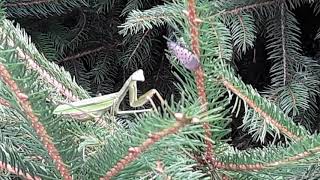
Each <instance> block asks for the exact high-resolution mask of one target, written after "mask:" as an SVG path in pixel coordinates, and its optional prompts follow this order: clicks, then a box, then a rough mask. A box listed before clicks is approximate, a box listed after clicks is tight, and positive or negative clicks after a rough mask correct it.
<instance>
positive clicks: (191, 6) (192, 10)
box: [187, 0, 213, 161]
mask: <svg viewBox="0 0 320 180" xmlns="http://www.w3.org/2000/svg"><path fill="white" fill-rule="evenodd" d="M187 15H188V19H189V24H190V32H191V47H192V51H193V53H194V54H195V55H196V56H198V59H200V58H199V57H200V45H199V32H198V26H199V23H200V20H199V19H198V18H197V15H196V5H195V0H188V13H187ZM195 78H196V84H197V88H198V96H199V97H200V103H201V105H202V107H203V112H206V111H207V110H208V107H207V95H206V89H205V85H204V84H205V80H204V71H203V69H202V66H201V65H200V66H199V67H198V68H197V69H196V70H195ZM203 128H204V131H205V143H206V146H207V148H206V155H205V156H206V159H207V160H208V161H210V160H212V159H213V155H212V152H213V150H212V148H213V145H212V143H211V141H210V139H211V131H210V125H209V123H207V122H205V123H203Z"/></svg>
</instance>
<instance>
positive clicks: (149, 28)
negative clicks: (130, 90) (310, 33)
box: [0, 0, 320, 179]
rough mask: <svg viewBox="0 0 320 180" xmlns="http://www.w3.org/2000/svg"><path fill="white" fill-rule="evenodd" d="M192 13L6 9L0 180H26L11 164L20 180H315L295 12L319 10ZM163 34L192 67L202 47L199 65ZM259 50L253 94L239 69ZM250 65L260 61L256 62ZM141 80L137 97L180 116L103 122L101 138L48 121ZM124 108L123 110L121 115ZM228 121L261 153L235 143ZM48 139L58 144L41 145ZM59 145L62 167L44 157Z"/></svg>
mask: <svg viewBox="0 0 320 180" xmlns="http://www.w3.org/2000/svg"><path fill="white" fill-rule="evenodd" d="M192 2H194V1H192V0H185V1H166V2H164V3H163V2H160V1H157V0H152V1H147V2H144V1H141V0H127V1H126V0H106V1H102V0H94V1H84V0H70V1H55V0H41V1H34V2H31V1H18V0H12V1H5V2H3V4H2V8H1V10H2V11H1V12H0V18H1V24H0V70H2V71H0V113H1V114H0V121H1V128H0V147H1V148H0V168H1V169H4V170H7V171H8V172H9V173H3V174H1V176H2V177H4V178H7V179H9V178H13V177H14V176H16V175H19V176H20V177H23V176H24V175H21V174H20V172H18V170H12V169H10V168H8V166H7V167H6V166H3V164H8V165H10V166H12V167H14V168H16V169H19V171H22V172H23V173H24V174H25V176H27V175H30V176H33V177H37V178H41V179H64V178H65V179H68V177H67V176H66V175H65V174H64V173H63V171H61V169H59V168H57V167H58V166H57V164H59V163H64V164H65V165H66V167H67V169H68V170H69V171H70V173H71V174H72V176H73V179H99V178H102V177H104V178H105V179H108V178H109V177H110V176H111V175H112V176H114V177H113V178H114V179H229V178H230V179H262V178H264V179H300V178H305V179H308V178H311V177H316V176H318V174H319V166H318V164H319V162H318V160H317V159H318V158H319V152H320V137H319V135H318V134H317V133H315V131H317V130H319V128H318V127H315V125H316V124H317V123H318V117H319V116H318V114H319V109H318V106H319V105H318V103H319V85H320V65H319V60H318V59H317V57H316V56H315V57H310V56H309V54H307V53H304V52H303V50H302V49H303V47H302V46H303V42H302V40H301V34H302V30H301V28H302V27H301V25H300V24H299V21H298V17H297V16H296V14H295V13H294V12H295V10H296V9H298V8H300V7H302V6H304V5H308V6H310V7H311V8H312V9H313V13H314V15H315V16H317V15H318V14H319V12H320V3H319V1H316V0H314V1H313V0H279V1H276V0H243V1H236V0H201V1H200V0H199V1H196V4H195V8H196V14H193V11H192V8H193V5H192ZM193 15H196V17H195V18H192V17H193ZM35 19H36V20H35ZM30 22H33V23H32V24H30ZM195 22H198V23H199V26H197V25H196V24H194V23H195ZM194 27H197V30H194V29H192V28H194ZM317 28H319V29H320V27H317ZM197 33H198V34H197ZM164 36H165V37H169V39H170V40H172V41H177V43H179V44H181V48H185V49H186V50H190V51H192V52H193V54H194V55H195V56H198V52H197V48H199V49H200V52H199V54H200V58H199V59H200V64H201V66H200V67H199V68H197V69H196V70H195V71H190V70H188V69H186V67H184V66H183V65H182V64H181V63H179V60H178V59H177V58H179V57H176V56H175V55H174V53H172V52H170V51H167V50H166V49H167V47H166V41H167V40H166V38H163V37H164ZM319 37H320V33H319V32H318V33H316V34H314V37H312V39H313V40H314V41H315V42H316V43H319V42H318V41H319V40H318V39H319ZM258 38H261V39H264V40H265V42H264V43H265V47H266V48H265V51H266V52H267V58H266V59H265V61H266V62H268V63H270V64H271V68H270V71H269V76H270V83H269V84H268V85H267V86H265V87H262V88H261V89H259V90H257V89H256V88H255V87H254V85H251V84H248V83H245V82H244V81H243V78H242V77H241V75H240V74H241V69H240V68H238V69H237V68H236V67H235V66H236V65H237V64H238V63H239V61H246V59H245V57H246V56H247V55H248V54H249V53H250V52H252V51H254V52H256V51H255V49H256V48H257V47H256V45H257V44H256V42H257V39H258ZM198 41H199V46H198V45H197V42H198ZM253 49H254V50H253ZM250 61H253V63H256V55H255V53H254V55H253V60H251V59H250ZM140 68H142V69H143V70H144V72H145V74H146V82H144V83H143V84H142V83H141V84H139V85H138V88H139V92H138V93H139V94H141V93H144V92H146V90H147V89H150V87H152V86H154V87H155V88H156V89H157V90H159V91H160V92H161V94H162V95H164V96H165V97H166V99H167V101H168V104H169V106H170V109H172V110H173V111H174V112H176V113H175V114H171V113H168V111H167V110H166V109H163V111H160V113H156V112H147V113H143V114H138V115H135V116H134V115H132V116H126V115H118V116H116V117H110V116H108V115H104V116H103V117H101V118H102V121H104V122H105V123H106V124H107V127H100V126H99V124H97V123H95V121H93V120H88V121H79V120H77V119H74V118H72V117H68V116H57V115H54V114H53V113H52V112H53V110H54V109H55V107H56V106H57V105H58V104H60V103H68V102H72V101H78V100H80V99H85V98H89V97H92V96H96V95H97V94H100V93H101V94H109V93H112V92H116V91H117V90H119V88H120V87H121V86H122V84H123V82H124V81H125V80H126V77H128V76H129V75H131V73H132V72H134V71H135V70H137V69H140ZM7 71H8V72H9V73H6V72H7ZM201 77H203V79H202V78H201ZM13 82H14V83H13ZM15 84H17V85H15ZM199 84H200V85H201V84H203V85H204V87H205V89H201V88H199ZM201 90H205V91H204V94H203V93H202V92H201ZM17 92H19V93H17ZM203 97H205V98H206V99H205V102H207V104H206V103H205V104H204V101H203V99H202V98H203ZM28 103H30V106H29V105H26V104H28ZM127 104H128V103H127V102H126V103H124V104H123V105H122V106H123V107H121V108H124V109H128V108H129V106H128V105H127ZM26 108H31V109H32V111H27V110H26ZM159 110H160V107H159ZM180 113H181V114H182V115H183V117H180V116H179V115H181V114H180ZM234 116H237V117H238V118H240V119H241V127H239V128H241V129H240V130H243V131H244V133H247V135H248V136H250V140H253V141H255V143H258V144H259V146H260V147H254V148H246V149H241V150H240V148H239V149H238V148H237V147H234V146H232V145H231V141H232V138H233V137H232V136H231V133H232V129H231V122H232V121H234ZM36 118H38V119H39V122H37V123H38V124H37V123H35V122H34V119H36ZM206 123H208V124H209V125H210V126H209V131H207V130H208V129H206ZM203 124H204V126H203ZM35 125H37V126H35ZM42 125H43V126H44V128H45V129H43V128H41V126H42ZM41 133H42V134H44V133H47V134H48V135H47V136H41V135H39V134H41ZM210 133H211V136H210V137H208V134H210ZM47 139H51V140H52V141H53V144H54V145H53V144H49V145H48V144H46V143H44V142H45V141H44V140H47ZM210 145H212V149H210V148H208V146H210ZM53 146H55V147H56V148H57V149H58V151H59V156H61V158H62V160H63V162H59V161H57V159H58V157H57V156H58V155H57V156H54V157H53V156H52V149H51V148H48V147H53ZM208 150H211V151H210V152H209V153H208V152H207V151H208ZM211 153H212V157H210V156H209V155H208V154H211Z"/></svg>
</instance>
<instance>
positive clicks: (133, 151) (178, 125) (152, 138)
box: [100, 113, 200, 180]
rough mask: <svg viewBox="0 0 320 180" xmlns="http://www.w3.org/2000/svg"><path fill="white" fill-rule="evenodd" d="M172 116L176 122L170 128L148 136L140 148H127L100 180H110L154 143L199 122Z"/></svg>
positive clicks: (194, 119)
mask: <svg viewBox="0 0 320 180" xmlns="http://www.w3.org/2000/svg"><path fill="white" fill-rule="evenodd" d="M174 116H175V118H176V122H175V123H174V124H173V125H172V126H171V127H169V128H167V129H164V130H162V131H160V132H157V133H153V134H150V135H149V138H148V139H146V140H145V141H144V142H143V143H142V144H141V145H140V146H138V147H131V148H129V150H128V151H129V153H128V154H127V155H126V156H125V157H124V158H123V159H121V160H120V161H118V162H117V163H116V165H114V166H113V168H111V169H110V170H109V171H108V172H107V174H106V176H105V177H103V178H100V180H103V179H104V180H110V179H111V178H112V177H114V176H115V175H117V174H118V173H119V172H120V171H121V170H123V169H124V168H125V167H126V166H128V164H130V163H131V162H132V161H134V160H135V159H137V158H138V156H139V155H141V154H142V153H143V152H144V151H146V150H147V149H148V148H149V147H151V146H152V145H153V144H155V143H156V142H158V141H160V140H161V139H163V138H164V137H166V136H169V135H171V134H175V133H177V132H178V131H179V130H180V129H182V128H183V127H185V126H186V125H188V124H190V123H197V122H199V121H200V120H199V119H198V118H188V117H186V116H185V115H184V114H181V113H175V114H174Z"/></svg>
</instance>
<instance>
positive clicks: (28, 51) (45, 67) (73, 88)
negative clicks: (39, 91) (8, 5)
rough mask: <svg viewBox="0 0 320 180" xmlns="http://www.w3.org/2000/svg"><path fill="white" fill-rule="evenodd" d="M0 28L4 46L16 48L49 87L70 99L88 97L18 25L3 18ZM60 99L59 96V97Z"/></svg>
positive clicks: (19, 54)
mask: <svg viewBox="0 0 320 180" xmlns="http://www.w3.org/2000/svg"><path fill="white" fill-rule="evenodd" d="M2 24H3V25H2V27H1V28H0V34H1V36H0V40H1V41H2V42H4V43H5V46H7V47H6V48H13V49H16V56H18V59H19V60H20V61H22V62H24V63H25V64H26V65H27V68H28V69H30V70H32V71H36V72H37V73H38V74H39V75H40V79H43V80H44V81H45V82H46V83H45V84H47V85H49V86H50V87H53V88H55V89H56V90H57V91H58V92H59V95H62V96H64V97H66V99H69V100H71V101H77V100H78V99H81V98H86V97H89V95H88V92H86V91H85V90H84V89H82V88H81V87H79V86H78V85H77V83H76V82H75V81H74V80H73V79H72V77H71V76H70V74H69V73H68V72H66V71H65V70H64V69H63V68H60V67H59V66H58V65H56V64H54V63H51V62H48V60H47V59H46V58H45V57H44V56H43V55H42V54H40V53H39V51H38V50H37V48H36V47H35V46H34V45H33V44H32V43H31V42H30V37H29V36H28V35H27V34H26V33H25V31H24V30H22V29H20V25H19V24H17V25H16V27H15V26H14V25H13V23H12V22H11V21H9V20H3V22H2ZM59 99H61V98H59Z"/></svg>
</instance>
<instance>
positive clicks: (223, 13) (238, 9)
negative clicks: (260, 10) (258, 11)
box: [220, 0, 277, 15]
mask: <svg viewBox="0 0 320 180" xmlns="http://www.w3.org/2000/svg"><path fill="white" fill-rule="evenodd" d="M276 2H277V1H275V0H270V1H266V2H261V3H256V4H250V5H247V6H242V7H237V8H234V9H230V10H227V11H224V12H222V13H220V15H226V14H238V13H239V12H242V11H245V10H250V9H255V8H257V7H259V6H267V5H270V4H274V3H276Z"/></svg>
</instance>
